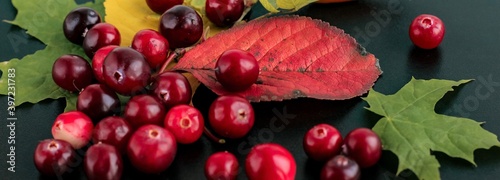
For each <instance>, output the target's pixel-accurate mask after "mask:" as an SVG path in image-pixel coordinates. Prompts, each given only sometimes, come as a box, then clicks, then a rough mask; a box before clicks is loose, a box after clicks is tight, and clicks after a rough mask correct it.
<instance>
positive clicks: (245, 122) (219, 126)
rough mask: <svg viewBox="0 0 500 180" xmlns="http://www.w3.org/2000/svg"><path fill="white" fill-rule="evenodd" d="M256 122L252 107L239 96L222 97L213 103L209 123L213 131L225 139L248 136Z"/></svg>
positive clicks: (209, 113)
mask: <svg viewBox="0 0 500 180" xmlns="http://www.w3.org/2000/svg"><path fill="white" fill-rule="evenodd" d="M254 121H255V115H254V111H253V108H252V105H251V104H250V103H249V102H248V100H246V99H245V98H242V97H239V96H233V95H228V96H220V97H218V98H217V99H215V101H214V102H212V105H210V109H209V112H208V122H209V123H210V126H211V127H212V129H213V130H214V131H215V132H216V133H217V134H219V135H220V136H222V137H225V138H232V139H236V138H241V137H243V136H245V135H246V134H248V132H249V131H250V129H252V127H253V124H254Z"/></svg>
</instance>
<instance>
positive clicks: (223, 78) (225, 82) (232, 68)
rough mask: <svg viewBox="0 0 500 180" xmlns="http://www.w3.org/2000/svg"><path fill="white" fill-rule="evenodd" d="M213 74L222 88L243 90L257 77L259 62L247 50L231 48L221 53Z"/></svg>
mask: <svg viewBox="0 0 500 180" xmlns="http://www.w3.org/2000/svg"><path fill="white" fill-rule="evenodd" d="M215 76H216V77H217V81H219V82H220V83H221V84H222V86H223V87H224V89H226V90H228V91H243V90H246V89H248V88H249V87H250V86H252V85H253V84H254V83H255V82H256V81H257V78H258V77H259V63H258V62H257V60H256V59H255V57H254V56H253V55H252V54H250V53H249V52H246V51H243V50H239V49H231V50H227V51H225V52H224V53H222V54H221V55H220V57H219V59H218V60H217V63H216V65H215Z"/></svg>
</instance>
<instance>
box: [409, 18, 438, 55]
mask: <svg viewBox="0 0 500 180" xmlns="http://www.w3.org/2000/svg"><path fill="white" fill-rule="evenodd" d="M444 33H445V26H444V23H443V21H441V19H439V18H438V17H436V16H433V15H430V14H422V15H419V16H417V17H416V18H415V19H414V20H413V21H412V22H411V25H410V39H411V41H412V42H413V44H415V45H416V46H418V47H420V48H422V49H434V48H436V47H438V46H439V44H440V43H441V41H443V38H444Z"/></svg>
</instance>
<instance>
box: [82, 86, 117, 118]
mask: <svg viewBox="0 0 500 180" xmlns="http://www.w3.org/2000/svg"><path fill="white" fill-rule="evenodd" d="M76 109H77V110H78V111H80V112H83V113H85V114H86V115H87V116H89V117H90V118H91V119H92V120H93V121H94V122H99V121H100V120H101V119H102V118H105V117H107V116H111V115H113V114H118V113H119V112H120V99H118V95H116V93H115V92H114V91H113V90H111V89H109V88H108V87H106V86H105V85H102V84H91V85H89V86H87V87H86V88H85V89H83V91H82V92H81V93H80V95H78V99H77V100H76Z"/></svg>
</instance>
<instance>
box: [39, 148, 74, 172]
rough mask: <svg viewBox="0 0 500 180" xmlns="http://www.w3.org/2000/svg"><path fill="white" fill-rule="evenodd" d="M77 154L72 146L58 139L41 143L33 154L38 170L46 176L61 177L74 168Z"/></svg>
mask: <svg viewBox="0 0 500 180" xmlns="http://www.w3.org/2000/svg"><path fill="white" fill-rule="evenodd" d="M75 158H76V153H75V151H74V150H73V148H72V147H71V144H70V143H68V142H66V141H63V140H57V139H46V140H43V141H40V142H39V143H38V145H37V146H36V149H35V153H34V154H33V161H34V163H35V167H36V169H37V170H38V171H39V172H40V173H42V174H43V175H45V176H61V175H63V174H64V173H66V172H68V171H69V170H70V169H71V168H73V166H72V165H73V164H72V163H73V162H74V161H75Z"/></svg>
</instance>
